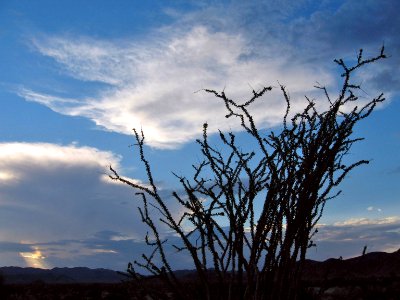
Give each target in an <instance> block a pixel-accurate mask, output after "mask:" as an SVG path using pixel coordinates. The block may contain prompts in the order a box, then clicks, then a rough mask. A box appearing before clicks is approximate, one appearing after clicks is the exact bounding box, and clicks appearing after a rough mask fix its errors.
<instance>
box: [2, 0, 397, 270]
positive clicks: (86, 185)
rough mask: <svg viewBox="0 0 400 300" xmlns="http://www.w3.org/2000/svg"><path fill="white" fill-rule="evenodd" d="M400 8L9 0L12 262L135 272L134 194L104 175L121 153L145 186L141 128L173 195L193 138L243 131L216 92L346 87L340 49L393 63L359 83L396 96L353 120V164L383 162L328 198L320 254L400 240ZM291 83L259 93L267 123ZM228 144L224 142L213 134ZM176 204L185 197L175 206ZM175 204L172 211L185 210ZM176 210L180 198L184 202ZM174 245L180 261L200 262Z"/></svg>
mask: <svg viewBox="0 0 400 300" xmlns="http://www.w3.org/2000/svg"><path fill="white" fill-rule="evenodd" d="M399 6H400V4H399V2H398V1H395V0H392V1H390V0H388V1H378V0H376V1H350V0H348V1H329V0H327V1H306V0H304V1H303V0H301V1H285V0H283V1H272V0H271V1H252V2H243V1H122V0H120V1H112V2H110V1H96V2H94V1H71V0H69V1H56V2H55V1H50V0H48V1H44V0H38V1H2V2H1V3H0V70H1V72H0V103H1V109H0V262H1V265H4V266H6V265H7V266H9V265H17V266H38V267H47V268H50V267H56V266H57V267H62V266H89V267H107V268H113V269H117V270H123V269H124V268H125V267H126V265H127V262H128V261H131V260H133V259H135V258H137V257H138V256H139V255H140V253H141V252H142V251H145V246H144V245H143V237H144V233H145V231H146V229H145V228H144V227H143V225H142V224H141V222H140V220H139V218H138V214H137V211H136V206H137V204H136V203H137V199H135V197H134V191H132V190H130V189H129V188H127V187H126V186H123V185H119V184H116V183H115V182H111V181H109V180H108V179H107V176H106V174H107V166H108V165H110V164H112V165H113V166H114V167H115V168H117V169H118V170H119V171H120V172H121V173H122V174H124V175H125V176H128V177H130V178H132V180H137V181H140V182H145V180H146V178H145V176H144V172H143V168H141V165H140V162H139V160H138V155H137V152H135V148H132V147H129V146H130V145H131V144H132V143H133V142H134V140H133V136H132V128H134V127H135V128H143V130H144V133H145V135H146V140H147V142H148V144H147V145H148V146H147V148H146V151H147V154H148V158H149V160H150V161H151V162H152V165H153V168H154V175H155V177H156V179H157V181H158V183H159V185H160V187H162V189H163V191H164V193H165V195H168V193H169V192H170V191H171V190H172V189H179V185H178V183H177V181H176V180H175V179H174V177H173V176H172V175H171V171H174V172H175V173H178V174H183V175H187V176H190V174H191V165H192V164H193V163H196V162H198V161H199V159H200V152H199V150H198V148H197V146H196V144H195V142H194V140H195V139H196V138H198V137H200V135H201V130H202V124H203V123H204V122H205V121H207V122H208V123H209V128H210V132H211V133H215V132H216V131H217V129H221V130H224V131H229V130H233V131H235V132H237V134H238V137H240V138H242V139H244V143H246V137H245V135H243V134H242V133H240V131H239V130H240V128H239V126H238V124H237V123H235V122H231V121H230V122H227V120H226V119H225V118H224V115H225V112H224V107H223V105H221V103H220V102H218V101H217V100H216V99H214V98H213V97H211V96H210V95H207V94H206V93H203V92H197V91H199V90H201V89H203V88H211V89H215V90H222V89H224V88H225V92H226V93H227V94H228V95H230V96H231V97H232V98H235V99H246V97H248V96H249V95H250V92H251V88H255V89H258V88H261V87H262V86H265V85H273V86H277V85H278V83H277V81H279V82H280V83H282V84H284V85H286V86H287V88H288V90H289V92H290V94H291V97H292V100H293V103H294V107H296V106H297V107H301V105H302V104H304V95H309V96H312V97H315V98H316V99H321V101H323V97H322V95H320V94H318V91H316V90H315V89H314V88H313V86H314V85H315V83H316V82H317V81H318V82H319V83H321V84H323V85H325V86H327V88H328V90H329V91H330V92H331V93H332V95H335V92H336V93H337V87H338V85H339V84H340V77H339V73H338V69H337V67H336V66H335V65H334V63H333V59H334V58H344V59H345V60H347V61H351V60H352V59H354V58H355V57H356V54H357V51H358V49H359V48H363V49H364V50H365V54H366V55H367V56H368V55H374V54H376V53H377V52H378V51H379V49H380V47H381V46H382V44H383V43H384V44H385V46H386V50H387V53H388V54H389V56H390V57H389V59H387V60H386V61H383V62H380V63H379V64H376V65H373V66H369V67H368V68H366V69H364V70H363V71H362V72H360V73H359V74H358V77H357V80H358V82H361V83H362V85H363V90H364V91H365V93H363V94H362V99H361V101H366V100H368V99H370V98H371V97H373V96H375V95H377V94H379V93H380V92H384V93H385V95H386V97H387V99H388V100H387V101H386V103H385V104H383V105H381V106H380V107H379V108H378V109H377V110H376V111H375V113H374V114H373V115H372V116H370V117H369V118H368V119H366V120H364V122H362V124H359V126H358V127H357V128H356V131H355V132H354V134H355V136H357V137H358V136H360V137H365V140H364V141H362V142H360V143H359V144H357V145H355V146H354V148H353V149H352V151H351V153H350V154H349V157H348V158H349V160H359V159H371V163H370V164H369V165H368V166H362V167H360V168H359V169H357V170H355V171H354V172H353V173H351V174H350V176H349V177H348V178H347V179H346V180H345V181H344V182H343V184H342V187H341V189H342V190H343V193H342V195H341V196H340V197H338V198H336V199H334V200H332V201H331V202H330V203H328V205H327V207H326V209H325V214H324V217H323V218H322V220H321V222H320V223H321V225H320V226H321V230H320V233H319V236H317V239H316V242H317V248H316V249H311V250H310V252H309V257H310V258H314V259H320V260H323V259H326V258H329V257H338V256H343V257H351V256H354V255H358V254H360V253H361V251H362V248H363V246H364V245H368V249H369V250H370V251H394V250H397V249H398V248H400V204H399V200H400V199H399V197H400V185H399V184H398V182H399V179H400V155H399V149H400V130H399V126H398V113H399V112H400V95H399V87H400V75H399V72H398V67H399V65H400V51H399V49H400V39H399V37H398V32H399V30H400V20H399V18H398V16H397V12H398V11H399V9H400V7H399ZM284 109H285V106H284V101H283V98H282V96H281V95H280V93H279V91H278V89H276V90H275V91H273V92H272V93H271V94H270V95H269V96H267V97H266V100H265V101H261V102H259V103H257V105H256V107H255V109H254V111H253V113H254V116H255V119H256V121H257V124H259V126H260V127H262V128H265V129H266V130H268V129H274V128H276V126H278V125H279V124H280V122H281V120H282V116H283V113H284ZM211 139H212V140H213V141H215V142H216V143H217V139H214V138H213V136H211ZM171 205H175V204H171ZM174 209H175V208H174ZM176 211H178V212H179V208H178V207H176ZM174 256H176V254H173V253H171V257H172V259H173V260H174V261H175V262H176V267H177V268H185V267H188V266H189V265H188V262H187V261H186V260H185V259H182V258H181V257H180V259H179V260H176V259H174Z"/></svg>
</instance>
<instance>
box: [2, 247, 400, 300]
mask: <svg viewBox="0 0 400 300" xmlns="http://www.w3.org/2000/svg"><path fill="white" fill-rule="evenodd" d="M176 276H178V277H179V279H180V280H181V281H182V282H183V283H184V286H185V288H186V289H187V291H188V294H192V295H193V297H196V296H195V294H196V291H197V290H198V289H201V285H200V284H199V282H198V281H196V276H197V275H196V272H195V271H177V272H176ZM211 277H212V276H211ZM145 281H146V285H147V286H146V287H145V288H144V286H140V285H138V283H137V282H135V281H132V280H128V281H125V282H120V283H62V284H60V283H59V284H54V283H53V284H52V283H48V282H47V283H46V282H45V281H43V280H36V281H34V282H31V283H29V284H7V281H5V282H4V283H3V284H2V285H1V287H0V299H4V300H8V299H32V300H35V299H38V300H39V299H87V300H89V299H121V300H122V299H146V300H150V299H154V300H156V299H174V297H173V296H172V295H173V293H172V292H171V291H170V290H169V288H168V287H167V286H166V285H165V283H164V281H162V280H160V279H158V278H154V277H153V278H147V279H146V280H145ZM210 281H211V282H212V283H211V284H210V286H211V289H212V290H215V291H220V290H221V289H220V288H219V287H218V286H216V285H218V281H217V280H210ZM214 285H215V286H214ZM236 288H237V286H236ZM148 291H151V292H150V293H151V294H152V296H150V295H149V293H148ZM233 294H235V288H234V290H233ZM237 294H238V295H239V294H240V293H237ZM214 296H215V298H214V299H226V298H225V297H223V296H221V297H219V296H218V295H214ZM233 298H234V297H233ZM297 298H298V299H311V300H313V299H315V300H328V299H332V300H333V299H371V300H372V299H374V300H375V299H382V300H384V299H400V250H398V251H396V252H394V253H383V252H374V253H369V254H366V255H363V256H360V257H355V258H351V259H346V260H341V259H328V260H326V261H324V262H317V261H312V260H306V261H305V264H304V268H303V276H302V278H301V280H300V283H299V291H298V297H297Z"/></svg>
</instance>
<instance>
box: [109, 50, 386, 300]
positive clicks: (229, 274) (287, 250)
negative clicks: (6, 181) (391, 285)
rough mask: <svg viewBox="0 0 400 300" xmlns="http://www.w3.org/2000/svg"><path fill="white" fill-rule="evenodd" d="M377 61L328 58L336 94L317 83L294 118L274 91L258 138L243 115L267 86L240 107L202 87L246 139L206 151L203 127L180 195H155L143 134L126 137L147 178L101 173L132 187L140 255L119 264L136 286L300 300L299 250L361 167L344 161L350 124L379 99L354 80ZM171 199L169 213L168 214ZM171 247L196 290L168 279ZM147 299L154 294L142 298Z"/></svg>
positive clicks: (231, 299)
mask: <svg viewBox="0 0 400 300" xmlns="http://www.w3.org/2000/svg"><path fill="white" fill-rule="evenodd" d="M385 58H386V54H385V53H384V47H382V48H381V50H380V51H379V52H378V54H377V55H376V56H374V57H369V58H368V57H367V58H365V57H364V54H363V50H360V51H359V53H358V55H357V57H356V58H355V59H354V60H352V61H350V62H349V63H347V62H344V61H343V60H342V59H338V60H335V63H336V64H337V65H338V67H339V69H340V72H341V75H340V76H341V81H342V84H341V88H339V90H338V91H337V92H336V93H331V92H330V91H328V89H327V88H326V87H325V86H323V85H320V84H318V85H317V86H315V88H316V89H317V90H318V91H319V92H320V96H319V98H320V99H314V98H309V97H305V100H304V103H303V109H302V110H301V109H300V111H298V110H295V109H294V107H296V106H297V105H298V104H299V103H297V102H296V101H293V100H292V99H291V98H290V95H289V92H288V90H287V89H286V87H285V86H283V85H280V84H279V89H280V91H281V93H282V98H283V99H282V104H283V105H284V104H285V103H286V112H285V113H284V114H283V116H282V124H281V125H282V126H280V127H279V128H277V129H276V130H275V131H274V130H265V129H264V128H263V127H264V126H263V125H262V122H261V123H258V121H257V122H256V120H255V118H254V116H253V114H252V112H253V111H254V109H260V107H258V106H257V105H258V104H257V103H259V102H260V101H263V98H264V96H265V97H266V96H267V94H270V92H271V90H273V89H274V87H273V86H265V87H263V88H262V89H260V90H257V91H256V90H253V91H252V95H251V96H249V98H248V100H247V101H241V100H233V99H231V98H229V95H228V94H226V93H225V91H221V92H217V91H215V90H209V89H205V90H204V91H205V92H207V93H210V94H212V95H214V96H215V97H216V99H218V100H219V101H221V102H222V105H224V106H225V108H226V115H225V117H226V118H231V119H234V120H236V121H237V122H238V123H239V124H240V126H241V129H242V131H243V132H244V134H245V135H246V136H247V139H246V140H242V139H241V138H240V136H239V135H236V134H235V133H234V132H225V133H224V132H222V131H220V132H219V143H217V144H216V145H212V144H211V143H210V139H209V127H208V124H207V123H205V124H204V125H203V137H202V138H201V139H198V140H197V143H198V145H199V148H200V151H201V157H202V158H201V159H200V162H199V163H198V164H197V165H193V175H192V176H191V177H185V176H180V175H177V174H176V177H177V179H178V180H179V181H180V184H181V188H180V189H178V190H177V191H175V192H173V193H172V195H169V196H166V195H165V194H163V193H161V192H160V188H159V186H157V179H156V178H155V177H154V176H153V172H152V168H151V164H150V162H149V160H148V159H147V156H146V153H145V152H146V151H145V150H146V147H145V134H144V132H143V130H141V131H138V130H135V129H134V133H135V140H136V144H135V145H136V147H135V149H136V151H138V154H137V155H139V157H140V160H141V162H142V164H143V167H144V172H145V174H147V179H148V180H147V182H146V183H143V184H142V183H138V182H136V181H132V180H130V179H129V178H125V177H123V176H120V174H119V173H118V171H117V170H115V169H113V168H112V167H111V166H110V171H111V175H110V177H111V178H112V179H113V180H116V181H118V182H121V183H124V184H127V185H129V186H130V187H132V188H133V189H134V191H135V192H136V195H137V196H138V202H139V206H138V209H139V213H140V216H141V219H142V222H143V223H144V224H145V225H146V226H147V229H148V233H147V235H146V236H145V241H146V243H147V245H148V249H149V250H148V251H146V252H145V253H143V255H142V257H141V259H138V260H135V261H133V262H132V263H129V264H128V272H129V274H130V275H131V277H132V279H134V280H136V284H137V286H138V287H140V288H145V287H146V283H145V282H144V281H143V277H142V276H140V272H141V270H143V269H144V270H145V271H146V272H147V273H151V274H153V275H154V276H156V277H158V278H160V279H161V280H162V281H163V282H164V284H165V285H166V286H168V288H169V289H170V291H171V292H172V294H173V295H174V297H175V298H176V299H182V300H184V299H199V300H200V299H207V300H212V299H226V300H236V299H241V300H296V299H299V298H302V297H303V298H304V297H308V298H310V297H311V296H309V295H308V296H303V295H302V294H303V292H306V291H308V290H309V289H308V288H305V287H304V286H302V285H304V283H303V282H302V273H303V272H302V269H303V268H304V267H305V266H306V253H307V251H308V249H309V248H311V247H314V246H315V245H316V244H315V243H314V240H315V236H316V235H317V233H318V228H317V226H316V225H317V223H318V221H319V220H320V218H321V216H322V214H323V212H324V207H325V204H326V202H327V201H330V200H332V199H333V198H335V197H336V196H338V195H339V194H340V190H339V189H338V188H339V186H340V185H341V182H342V181H343V179H344V178H345V177H346V176H347V175H348V174H349V173H350V172H351V171H352V170H353V169H354V168H357V167H359V166H361V165H365V164H368V163H369V161H368V160H359V161H351V159H349V157H347V154H349V153H350V150H351V148H352V146H353V144H354V143H356V142H358V141H360V140H362V138H359V137H354V136H353V133H354V128H355V126H356V125H357V123H358V122H360V121H362V120H364V119H365V118H367V117H368V116H369V115H370V114H371V113H372V112H373V111H374V109H375V108H376V106H377V105H379V104H380V103H382V102H383V101H384V100H385V98H384V97H383V94H379V95H377V96H376V97H375V98H372V99H369V100H365V92H364V90H363V89H362V88H361V86H360V84H359V83H360V82H362V79H357V78H355V77H354V76H355V75H356V74H357V73H358V71H359V69H362V68H364V67H365V66H367V65H369V64H372V63H375V62H377V61H378V60H382V59H385ZM265 109H267V108H265ZM171 201H173V202H175V204H176V205H178V206H179V209H178V210H177V209H174V210H171V205H170V204H171ZM174 211H180V212H181V214H180V215H176V214H175V213H174ZM223 223H224V224H228V225H227V226H222V225H221V224H223ZM165 228H167V229H168V230H169V232H172V233H173V234H174V235H175V236H176V237H179V242H178V243H171V242H170V241H168V239H167V238H166V237H165V236H164V234H163V232H165ZM171 248H172V249H174V251H178V252H182V253H184V255H189V256H190V258H191V260H192V262H193V265H194V267H195V270H196V271H195V274H196V276H197V277H196V278H197V283H198V284H199V288H190V287H189V288H188V283H187V282H184V281H183V280H181V279H180V278H178V276H177V275H176V274H175V272H174V271H173V269H172V266H171V261H170V260H169V255H168V253H169V251H170V250H169V249H171ZM210 274H211V275H212V276H211V275H210ZM317 290H318V289H317ZM194 291H195V293H193V292H194ZM153 293H154V289H153V290H150V289H148V290H147V294H152V295H153ZM318 293H320V290H318ZM371 293H372V292H371V291H368V292H366V294H371ZM154 295H155V296H157V297H158V295H157V294H154ZM334 297H335V298H336V299H337V297H338V296H334ZM360 297H362V296H360ZM346 299H354V297H352V296H349V297H347V298H346ZM381 299H382V298H381Z"/></svg>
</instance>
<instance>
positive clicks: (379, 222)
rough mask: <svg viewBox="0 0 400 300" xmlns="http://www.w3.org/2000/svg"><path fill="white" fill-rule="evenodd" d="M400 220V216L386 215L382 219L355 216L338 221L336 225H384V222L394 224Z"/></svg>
mask: <svg viewBox="0 0 400 300" xmlns="http://www.w3.org/2000/svg"><path fill="white" fill-rule="evenodd" d="M397 222H400V217H397V216H393V217H386V218H380V219H368V218H354V219H349V220H346V221H343V222H336V223H334V226H360V225H382V224H392V223H397Z"/></svg>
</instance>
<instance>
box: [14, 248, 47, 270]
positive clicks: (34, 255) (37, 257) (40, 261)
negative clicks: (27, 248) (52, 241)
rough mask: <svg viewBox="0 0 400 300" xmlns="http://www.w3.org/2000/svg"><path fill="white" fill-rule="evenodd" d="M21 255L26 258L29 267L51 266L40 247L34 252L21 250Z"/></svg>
mask: <svg viewBox="0 0 400 300" xmlns="http://www.w3.org/2000/svg"><path fill="white" fill-rule="evenodd" d="M20 256H21V257H22V258H23V259H24V261H25V263H26V265H27V266H28V267H31V268H40V269H48V268H49V265H48V264H47V263H46V261H45V260H46V257H45V256H44V255H43V254H42V252H41V251H40V250H39V248H36V249H35V251H34V252H20Z"/></svg>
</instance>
